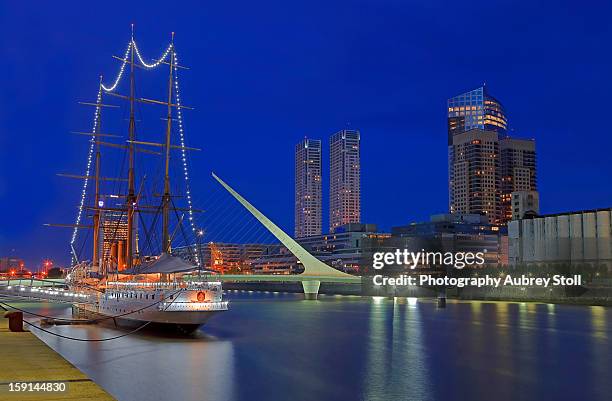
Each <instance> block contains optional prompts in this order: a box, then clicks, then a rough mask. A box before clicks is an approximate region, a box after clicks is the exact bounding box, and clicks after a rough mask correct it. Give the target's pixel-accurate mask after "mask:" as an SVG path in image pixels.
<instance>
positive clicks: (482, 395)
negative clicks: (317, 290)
mask: <svg viewBox="0 0 612 401" xmlns="http://www.w3.org/2000/svg"><path fill="white" fill-rule="evenodd" d="M229 298H230V299H231V300H232V303H231V311H230V312H227V313H225V314H223V315H220V316H218V317H217V318H215V319H212V320H211V321H210V322H209V324H208V325H207V326H205V328H204V330H203V331H202V332H200V333H199V334H198V335H197V337H196V338H176V337H172V336H169V335H166V336H163V337H160V336H155V335H153V334H152V333H142V334H141V333H138V334H136V335H132V336H128V337H126V338H122V339H119V340H116V341H110V342H102V343H79V342H74V341H68V340H62V339H59V338H57V337H54V336H51V335H48V334H44V333H39V334H38V335H39V336H40V337H41V338H43V340H44V341H45V342H47V344H49V345H50V346H51V347H53V348H54V349H55V350H56V351H58V352H59V353H60V354H62V355H63V356H64V357H65V358H67V359H68V360H69V361H70V362H72V363H73V364H74V365H76V366H77V367H78V368H79V369H81V370H82V371H84V372H85V373H86V374H88V375H89V376H90V377H91V378H92V379H93V380H95V381H96V382H97V383H98V384H100V385H101V386H102V387H104V388H105V389H106V390H107V391H108V392H110V393H111V394H112V395H113V396H115V397H116V398H118V399H120V400H141V399H142V400H145V399H146V400H249V401H252V400H292V401H297V400H308V401H312V400H394V401H396V400H456V399H461V400H492V399H495V400H517V399H520V400H551V399H555V400H610V399H611V397H612V379H611V377H612V376H611V372H612V353H611V351H612V350H611V344H610V341H611V340H612V309H610V308H603V307H578V306H559V305H557V306H555V305H545V304H530V303H528V304H518V303H504V302H495V303H484V302H462V303H452V302H451V303H449V304H448V306H447V308H446V309H437V308H436V305H435V304H434V303H432V302H428V301H420V302H418V303H417V304H415V305H412V304H408V303H406V300H405V299H402V300H398V299H396V300H395V301H394V300H392V299H373V298H358V297H322V299H321V300H319V301H303V300H301V296H300V295H293V294H256V293H252V294H249V293H246V292H245V293H240V292H230V293H229ZM22 305H23V304H22ZM28 307H29V308H31V309H36V310H38V311H44V312H45V313H49V314H54V315H56V316H57V315H60V314H66V313H69V310H68V309H67V308H66V307H64V306H57V305H56V306H48V305H41V304H29V305H28ZM53 330H56V331H57V332H60V333H62V334H67V335H71V336H78V337H83V338H86V337H90V338H95V337H98V338H104V337H110V336H113V335H117V334H120V333H121V332H120V331H118V330H114V329H109V328H100V327H96V326H69V327H68V326H63V327H55V328H53Z"/></svg>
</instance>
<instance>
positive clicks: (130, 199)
mask: <svg viewBox="0 0 612 401" xmlns="http://www.w3.org/2000/svg"><path fill="white" fill-rule="evenodd" d="M131 40H132V42H131V43H130V124H129V142H128V154H129V156H128V158H129V169H128V194H127V200H126V203H127V243H126V249H125V255H126V257H125V259H126V268H127V269H131V268H132V263H133V258H132V253H133V249H134V246H133V240H134V206H135V203H136V190H135V187H136V186H135V179H134V150H135V149H134V141H135V140H136V122H135V118H134V98H135V88H134V81H135V80H134V24H132V39H131ZM120 268H121V266H118V269H120Z"/></svg>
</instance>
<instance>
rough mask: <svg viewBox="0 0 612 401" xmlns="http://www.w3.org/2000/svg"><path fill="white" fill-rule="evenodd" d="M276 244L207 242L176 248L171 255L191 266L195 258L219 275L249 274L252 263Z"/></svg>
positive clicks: (276, 246) (275, 246)
mask: <svg viewBox="0 0 612 401" xmlns="http://www.w3.org/2000/svg"><path fill="white" fill-rule="evenodd" d="M279 246H280V245H278V244H238V243H229V242H207V243H203V244H199V245H192V246H184V247H176V248H173V249H172V254H173V255H175V256H178V257H180V258H182V259H184V260H187V261H189V262H191V263H193V264H196V261H195V256H196V255H197V257H198V259H199V260H202V265H203V266H205V267H206V268H208V269H211V270H215V271H217V272H220V273H226V272H233V273H251V272H252V270H253V261H255V260H257V259H258V258H259V257H260V256H261V255H263V254H265V253H270V252H271V251H270V249H272V248H278V247H279Z"/></svg>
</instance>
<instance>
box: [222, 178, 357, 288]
mask: <svg viewBox="0 0 612 401" xmlns="http://www.w3.org/2000/svg"><path fill="white" fill-rule="evenodd" d="M212 176H213V177H214V179H215V180H217V181H218V182H219V184H221V185H222V186H223V188H225V189H226V190H227V192H229V193H230V194H231V195H232V196H233V197H234V198H236V200H237V201H238V202H240V204H241V205H242V206H244V207H245V208H246V209H247V210H248V211H249V212H250V213H251V214H252V215H253V216H255V218H256V219H257V220H259V222H260V223H261V224H263V225H264V227H266V228H267V229H268V230H269V231H270V232H271V233H272V235H274V236H275V237H276V238H277V239H278V240H279V241H280V242H281V243H282V244H283V245H284V246H285V247H286V248H287V249H288V250H289V252H291V253H292V254H293V255H294V256H295V257H296V258H298V260H299V261H300V262H302V265H303V266H304V272H303V273H301V274H299V276H302V277H310V276H312V277H317V278H323V277H337V278H352V279H355V278H357V277H356V276H353V275H350V274H348V273H344V272H341V271H339V270H336V269H334V268H333V267H331V266H329V265H327V264H325V263H323V262H321V261H320V260H319V259H317V258H316V257H314V256H313V255H312V254H311V253H310V252H308V251H307V250H306V249H304V248H303V247H302V246H301V245H300V244H298V243H297V242H296V241H295V240H294V239H293V238H291V237H290V236H289V235H288V234H287V233H285V232H284V231H283V230H281V229H280V228H279V227H278V226H277V225H276V224H274V223H273V222H272V221H271V220H270V219H268V218H267V217H266V216H264V215H263V213H261V212H260V211H259V210H257V209H256V208H255V207H254V206H253V205H251V204H250V203H249V202H248V201H247V200H246V199H244V198H243V197H242V196H241V195H240V194H239V193H237V192H236V191H234V190H233V189H232V188H231V187H230V186H229V185H227V184H226V183H225V182H224V181H223V180H222V179H221V178H219V177H218V176H217V175H216V174H215V173H212Z"/></svg>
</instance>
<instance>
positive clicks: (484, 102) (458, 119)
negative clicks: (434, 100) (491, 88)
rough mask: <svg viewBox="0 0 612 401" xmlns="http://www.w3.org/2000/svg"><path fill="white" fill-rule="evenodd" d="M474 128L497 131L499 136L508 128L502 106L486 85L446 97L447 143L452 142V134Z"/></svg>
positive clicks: (450, 143) (503, 134)
mask: <svg viewBox="0 0 612 401" xmlns="http://www.w3.org/2000/svg"><path fill="white" fill-rule="evenodd" d="M474 128H479V129H482V130H487V131H495V132H498V133H499V134H500V137H502V136H505V134H506V131H507V129H508V118H507V117H506V114H505V112H504V107H503V106H502V104H501V103H500V102H499V101H498V100H497V99H495V98H494V97H492V96H491V95H489V93H488V91H487V88H486V86H481V87H480V88H476V89H474V90H471V91H469V92H466V93H462V94H460V95H457V96H455V97H452V98H450V99H448V145H449V146H451V145H452V144H453V136H454V135H456V134H460V133H462V132H466V131H469V130H472V129H474Z"/></svg>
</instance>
